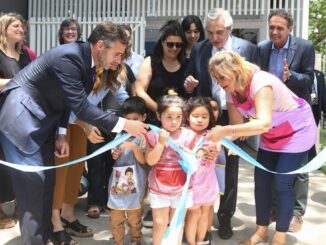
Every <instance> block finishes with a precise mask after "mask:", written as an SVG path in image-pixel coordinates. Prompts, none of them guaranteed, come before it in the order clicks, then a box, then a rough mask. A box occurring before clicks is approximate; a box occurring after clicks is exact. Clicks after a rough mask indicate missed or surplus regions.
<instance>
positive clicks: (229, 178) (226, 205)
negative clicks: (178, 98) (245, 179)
mask: <svg viewBox="0 0 326 245" xmlns="http://www.w3.org/2000/svg"><path fill="white" fill-rule="evenodd" d="M219 124H220V125H222V126H224V125H228V124H229V115H228V112H227V111H226V110H223V113H222V116H221V118H220V119H219ZM225 155H226V166H225V191H224V195H223V196H221V197H220V206H219V209H218V211H217V218H218V221H219V223H220V225H221V224H223V223H224V224H225V223H229V222H231V218H232V216H233V215H234V212H235V209H236V205H237V195H238V172H239V156H234V155H231V156H228V154H227V149H226V154H225Z"/></svg>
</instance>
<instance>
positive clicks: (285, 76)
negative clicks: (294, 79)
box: [283, 59, 291, 82]
mask: <svg viewBox="0 0 326 245" xmlns="http://www.w3.org/2000/svg"><path fill="white" fill-rule="evenodd" d="M290 77H291V71H290V70H289V65H288V63H287V62H286V59H283V82H285V81H287V80H289V79H290Z"/></svg>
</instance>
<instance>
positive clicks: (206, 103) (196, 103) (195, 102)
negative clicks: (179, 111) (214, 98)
mask: <svg viewBox="0 0 326 245" xmlns="http://www.w3.org/2000/svg"><path fill="white" fill-rule="evenodd" d="M201 106H203V107H205V108H206V109H207V111H208V114H209V123H208V127H207V129H211V128H212V127H214V126H215V119H214V114H213V109H212V106H211V103H210V100H209V99H208V98H207V97H201V96H198V97H192V98H190V99H189V100H188V101H187V104H186V114H187V121H188V122H189V116H190V114H191V112H192V111H193V110H195V109H196V108H198V107H201Z"/></svg>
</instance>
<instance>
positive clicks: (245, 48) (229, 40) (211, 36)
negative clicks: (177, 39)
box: [184, 9, 257, 240]
mask: <svg viewBox="0 0 326 245" xmlns="http://www.w3.org/2000/svg"><path fill="white" fill-rule="evenodd" d="M204 25H205V29H206V34H207V37H208V38H207V39H206V40H204V41H201V42H199V43H197V44H195V45H194V46H193V48H192V50H191V55H190V60H189V64H188V67H187V70H186V73H185V74H186V79H185V84H184V86H185V89H186V91H187V92H188V93H193V94H194V95H200V96H213V97H214V98H216V99H217V100H218V101H219V103H220V104H221V107H222V109H223V113H222V117H221V118H220V122H219V123H220V124H221V125H227V124H229V117H228V112H227V110H226V109H227V108H226V100H225V92H224V90H223V89H221V88H220V87H219V85H217V83H216V82H215V81H212V79H211V76H210V74H209V72H208V62H209V59H210V57H211V56H212V55H213V54H215V52H218V51H220V50H232V51H234V52H236V53H238V54H240V55H241V56H242V57H244V58H245V59H246V60H247V61H250V62H256V59H257V47H256V46H255V45H254V44H252V43H250V42H248V41H246V40H244V39H241V38H237V37H234V36H232V35H231V32H232V27H233V19H232V17H231V15H230V13H229V12H228V11H226V10H224V9H212V10H210V11H209V12H208V13H207V15H206V17H205V21H204ZM227 155H228V154H227ZM238 169H239V157H237V156H228V157H227V163H226V169H225V175H226V176H225V192H224V195H223V196H222V197H221V199H220V206H219V210H218V213H217V216H218V220H219V230H218V235H219V236H220V237H221V238H222V239H225V240H226V239H229V238H231V237H232V235H233V231H232V227H231V218H232V216H233V214H234V212H235V209H236V201H237V190H238Z"/></svg>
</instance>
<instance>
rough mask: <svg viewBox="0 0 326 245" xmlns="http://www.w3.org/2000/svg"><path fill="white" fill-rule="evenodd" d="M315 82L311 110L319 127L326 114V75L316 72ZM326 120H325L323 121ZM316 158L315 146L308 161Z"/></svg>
mask: <svg viewBox="0 0 326 245" xmlns="http://www.w3.org/2000/svg"><path fill="white" fill-rule="evenodd" d="M314 75H315V76H314V82H313V84H312V87H311V108H312V112H313V114H314V118H315V121H316V125H317V126H318V124H319V120H320V119H321V113H322V112H323V114H324V118H325V112H326V85H325V75H324V73H322V72H321V71H318V70H316V69H315V70H314ZM323 120H325V119H323ZM315 156H316V147H315V146H313V147H312V148H311V149H310V151H309V153H308V161H310V160H312V159H313V158H314V157H315Z"/></svg>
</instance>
